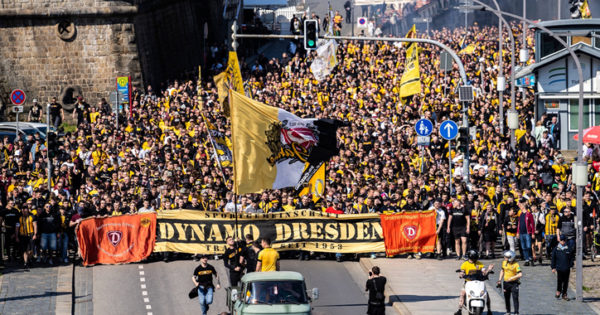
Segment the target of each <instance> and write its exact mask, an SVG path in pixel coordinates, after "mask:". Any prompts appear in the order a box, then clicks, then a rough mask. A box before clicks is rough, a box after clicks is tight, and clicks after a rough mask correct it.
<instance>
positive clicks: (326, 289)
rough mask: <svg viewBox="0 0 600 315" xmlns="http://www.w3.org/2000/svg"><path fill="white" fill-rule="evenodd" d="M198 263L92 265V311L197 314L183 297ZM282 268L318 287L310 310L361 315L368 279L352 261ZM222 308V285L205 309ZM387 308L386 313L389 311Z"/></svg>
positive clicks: (287, 263)
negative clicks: (318, 295)
mask: <svg viewBox="0 0 600 315" xmlns="http://www.w3.org/2000/svg"><path fill="white" fill-rule="evenodd" d="M197 264H198V262H194V261H191V260H185V261H184V260H179V261H172V262H169V263H164V262H153V263H148V264H129V265H114V266H95V267H93V270H92V272H93V310H94V311H93V313H94V314H99V315H104V314H115V315H118V314H147V315H150V314H152V315H158V314H198V313H199V312H200V306H199V305H198V301H197V300H196V299H193V300H190V299H189V298H188V296H187V294H188V292H189V290H190V289H191V288H192V287H193V283H192V280H191V274H192V271H193V269H194V268H195V267H196V266H197ZM209 264H212V265H213V266H215V268H216V269H217V273H218V274H219V275H221V276H222V277H223V278H221V284H224V285H227V284H228V283H229V280H228V278H227V275H226V274H225V269H224V267H223V263H222V261H221V260H209ZM281 268H282V270H293V271H298V272H300V273H302V274H303V275H304V277H305V278H306V285H307V288H308V289H309V290H310V289H312V288H314V287H318V288H319V291H320V297H319V300H317V301H316V302H315V303H313V314H316V315H325V314H365V312H366V301H367V297H366V295H365V292H364V283H365V281H366V279H367V277H366V274H365V273H364V272H363V271H362V269H361V267H360V265H359V264H358V263H357V262H343V263H337V262H335V261H324V260H320V261H318V260H312V261H308V262H305V261H297V260H283V261H282V263H281ZM223 311H227V307H226V305H225V290H224V289H223V288H221V289H220V290H217V291H216V293H215V297H214V302H213V304H212V305H211V307H210V310H209V314H220V313H221V312H223ZM393 313H394V311H393V309H391V308H390V309H388V314H393Z"/></svg>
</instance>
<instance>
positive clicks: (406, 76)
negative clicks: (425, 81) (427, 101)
mask: <svg viewBox="0 0 600 315" xmlns="http://www.w3.org/2000/svg"><path fill="white" fill-rule="evenodd" d="M406 37H407V38H414V37H416V29H415V25H414V24H413V27H412V28H411V29H410V31H408V33H407V34H406ZM420 72H421V71H420V69H419V51H418V47H417V44H416V43H411V44H410V45H409V46H408V48H407V49H406V61H405V63H404V72H403V73H402V79H400V97H401V98H403V97H407V96H411V95H414V94H417V93H421V73H420Z"/></svg>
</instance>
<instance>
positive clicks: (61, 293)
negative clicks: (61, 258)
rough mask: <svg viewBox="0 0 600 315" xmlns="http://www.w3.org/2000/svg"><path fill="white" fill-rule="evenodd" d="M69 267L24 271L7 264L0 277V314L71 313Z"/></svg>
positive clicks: (70, 267) (45, 267) (70, 271)
mask: <svg viewBox="0 0 600 315" xmlns="http://www.w3.org/2000/svg"><path fill="white" fill-rule="evenodd" d="M72 276H73V266H72V265H62V266H40V267H35V268H31V269H29V270H24V269H22V268H20V266H16V265H11V264H7V266H6V267H5V268H4V269H3V270H2V276H0V314H59V315H62V314H71V306H72V303H71V287H72Z"/></svg>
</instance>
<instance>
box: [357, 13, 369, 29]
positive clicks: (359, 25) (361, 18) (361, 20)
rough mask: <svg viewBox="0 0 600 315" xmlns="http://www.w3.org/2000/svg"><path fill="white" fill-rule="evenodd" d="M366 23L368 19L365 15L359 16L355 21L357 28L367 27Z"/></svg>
mask: <svg viewBox="0 0 600 315" xmlns="http://www.w3.org/2000/svg"><path fill="white" fill-rule="evenodd" d="M367 23H368V20H367V18H366V17H364V16H359V17H358V20H357V23H356V27H357V28H367Z"/></svg>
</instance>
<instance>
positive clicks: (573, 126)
mask: <svg viewBox="0 0 600 315" xmlns="http://www.w3.org/2000/svg"><path fill="white" fill-rule="evenodd" d="M599 109H600V107H599ZM590 114H591V113H590V100H589V99H584V100H583V129H586V128H589V127H590V116H591V115H590ZM599 115H600V113H599ZM594 116H595V115H594ZM599 117H600V116H599ZM578 119H579V99H577V98H573V99H570V100H569V130H572V131H577V130H578V129H579V124H578Z"/></svg>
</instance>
